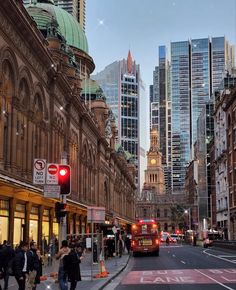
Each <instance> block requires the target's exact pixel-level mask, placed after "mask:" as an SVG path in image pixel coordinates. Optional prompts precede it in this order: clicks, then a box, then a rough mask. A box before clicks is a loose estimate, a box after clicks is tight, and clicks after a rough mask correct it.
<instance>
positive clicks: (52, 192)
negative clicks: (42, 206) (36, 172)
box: [43, 185, 61, 198]
mask: <svg viewBox="0 0 236 290" xmlns="http://www.w3.org/2000/svg"><path fill="white" fill-rule="evenodd" d="M60 191H61V188H60V185H44V187H43V193H44V197H49V198H59V197H60Z"/></svg>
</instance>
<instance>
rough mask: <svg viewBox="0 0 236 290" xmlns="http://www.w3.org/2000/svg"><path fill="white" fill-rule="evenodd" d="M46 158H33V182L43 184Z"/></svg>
mask: <svg viewBox="0 0 236 290" xmlns="http://www.w3.org/2000/svg"><path fill="white" fill-rule="evenodd" d="M45 176H46V160H45V159H34V175H33V184H41V185H43V184H45Z"/></svg>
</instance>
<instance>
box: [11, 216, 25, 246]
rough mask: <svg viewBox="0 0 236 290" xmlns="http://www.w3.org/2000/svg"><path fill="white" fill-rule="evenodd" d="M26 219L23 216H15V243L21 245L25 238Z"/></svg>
mask: <svg viewBox="0 0 236 290" xmlns="http://www.w3.org/2000/svg"><path fill="white" fill-rule="evenodd" d="M24 224H25V220H24V219H22V218H14V232H13V245H14V246H17V245H19V243H20V241H22V240H23V227H24Z"/></svg>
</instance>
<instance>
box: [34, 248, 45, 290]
mask: <svg viewBox="0 0 236 290" xmlns="http://www.w3.org/2000/svg"><path fill="white" fill-rule="evenodd" d="M36 255H37V256H36V257H37V260H38V261H37V264H38V269H37V273H36V277H35V281H34V287H33V290H35V289H36V286H37V284H40V277H41V276H42V275H43V260H42V256H41V253H40V250H39V249H37V250H36Z"/></svg>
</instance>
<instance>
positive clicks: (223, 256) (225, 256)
mask: <svg viewBox="0 0 236 290" xmlns="http://www.w3.org/2000/svg"><path fill="white" fill-rule="evenodd" d="M218 257H221V258H236V256H235V255H234V256H227V255H218Z"/></svg>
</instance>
